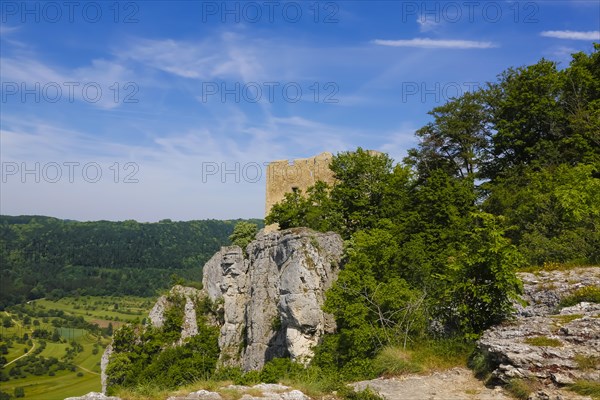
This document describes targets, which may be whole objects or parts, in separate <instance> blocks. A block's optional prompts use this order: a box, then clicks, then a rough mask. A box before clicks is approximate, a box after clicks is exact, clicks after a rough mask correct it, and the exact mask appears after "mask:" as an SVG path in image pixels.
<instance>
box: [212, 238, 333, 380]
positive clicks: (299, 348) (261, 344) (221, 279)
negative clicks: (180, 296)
mask: <svg viewBox="0 0 600 400" xmlns="http://www.w3.org/2000/svg"><path fill="white" fill-rule="evenodd" d="M342 247H343V244H342V240H341V238H340V237H339V235H337V234H335V233H317V232H314V231H311V230H309V229H304V228H296V229H288V230H284V231H281V232H271V233H268V234H259V235H258V237H257V239H256V240H255V241H253V242H252V243H250V244H249V245H248V247H247V248H246V249H245V251H246V254H247V257H244V250H242V249H241V248H239V247H237V246H233V247H224V248H222V249H221V251H219V252H218V253H217V254H215V255H214V256H213V257H212V258H211V259H210V260H209V261H208V262H207V263H206V265H205V266H204V271H203V279H202V283H203V285H204V290H205V291H206V293H207V294H208V296H209V298H210V299H211V300H212V301H213V302H214V303H215V304H217V306H218V307H219V308H220V311H219V314H221V315H222V318H221V320H220V324H221V335H220V338H219V347H220V350H221V359H220V360H221V362H222V363H223V364H226V365H239V366H241V367H242V368H243V369H245V370H251V369H259V368H261V367H262V366H263V365H264V363H265V361H268V360H270V359H272V358H275V357H291V358H292V359H294V360H297V361H301V362H306V361H308V360H309V359H310V358H311V356H312V347H313V346H315V345H316V344H317V343H318V342H319V340H320V338H321V336H322V335H323V334H324V333H325V332H332V331H333V330H334V329H335V324H334V321H333V318H332V317H331V316H330V315H327V314H326V313H324V312H323V311H322V310H321V307H322V305H323V301H324V294H325V291H326V290H327V289H328V288H329V287H330V286H331V284H332V283H333V282H334V280H335V279H336V277H337V273H338V268H339V267H338V265H339V263H340V260H341V257H342V250H343V249H342Z"/></svg>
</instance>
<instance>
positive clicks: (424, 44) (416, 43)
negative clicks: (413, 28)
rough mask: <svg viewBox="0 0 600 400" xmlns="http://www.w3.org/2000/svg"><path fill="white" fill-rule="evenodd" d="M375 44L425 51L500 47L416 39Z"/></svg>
mask: <svg viewBox="0 0 600 400" xmlns="http://www.w3.org/2000/svg"><path fill="white" fill-rule="evenodd" d="M373 43H375V44H378V45H380V46H391V47H419V48H425V49H490V48H493V47H498V46H497V45H495V44H494V43H492V42H477V41H473V40H451V39H428V38H414V39H407V40H383V39H376V40H373Z"/></svg>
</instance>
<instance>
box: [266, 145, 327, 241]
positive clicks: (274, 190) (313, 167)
mask: <svg viewBox="0 0 600 400" xmlns="http://www.w3.org/2000/svg"><path fill="white" fill-rule="evenodd" d="M332 158H333V154H331V153H329V152H324V153H321V154H319V155H317V156H315V157H311V158H300V159H296V160H293V161H289V160H278V161H273V162H271V163H269V165H268V167H267V196H266V202H265V216H266V215H268V214H269V212H270V211H271V208H272V207H273V206H274V205H275V204H276V203H279V202H280V201H281V200H283V199H284V197H285V194H286V193H292V192H294V191H297V190H301V191H302V192H303V193H305V192H306V189H308V188H309V187H311V186H313V185H314V184H315V183H316V182H317V181H323V182H325V183H329V184H333V182H334V180H335V179H334V177H333V172H331V170H330V169H329V163H331V159H332ZM265 230H266V231H274V230H277V224H272V225H269V226H267V227H266V228H265Z"/></svg>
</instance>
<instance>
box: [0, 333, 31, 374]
mask: <svg viewBox="0 0 600 400" xmlns="http://www.w3.org/2000/svg"><path fill="white" fill-rule="evenodd" d="M31 343H32V346H31V349H29V351H28V352H27V353H25V354H23V355H22V356H19V357H17V358H15V359H14V360H12V361H11V362H8V363H6V364H5V365H4V367H3V368H5V367H8V366H9V365H10V364H12V363H14V362H15V361H17V360H20V359H21V358H23V357H27V356H28V355H29V353H31V352H32V351H33V350H35V342H34V341H33V340H32V341H31Z"/></svg>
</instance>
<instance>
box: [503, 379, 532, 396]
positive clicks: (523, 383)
mask: <svg viewBox="0 0 600 400" xmlns="http://www.w3.org/2000/svg"><path fill="white" fill-rule="evenodd" d="M506 390H507V391H508V392H509V393H510V394H511V395H512V396H513V397H514V398H516V399H518V400H527V399H528V398H529V395H530V394H531V393H532V392H533V385H532V383H531V382H530V381H527V380H525V379H511V380H510V382H508V385H506Z"/></svg>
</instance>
